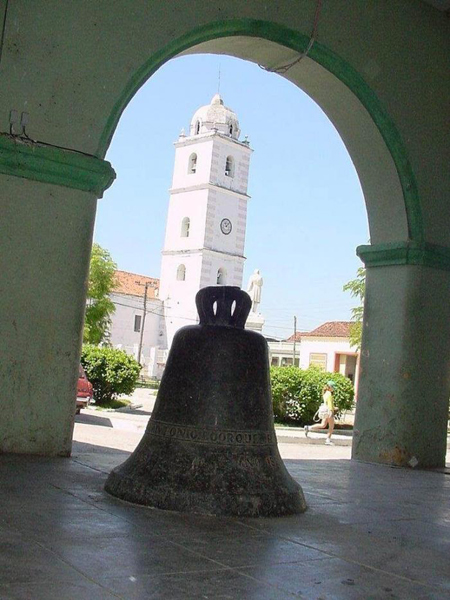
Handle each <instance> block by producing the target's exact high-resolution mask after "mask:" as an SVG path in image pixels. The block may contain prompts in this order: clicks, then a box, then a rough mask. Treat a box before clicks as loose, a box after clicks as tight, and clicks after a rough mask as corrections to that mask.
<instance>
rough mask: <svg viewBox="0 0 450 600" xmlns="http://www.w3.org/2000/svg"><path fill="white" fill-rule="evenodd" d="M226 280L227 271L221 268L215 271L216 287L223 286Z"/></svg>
mask: <svg viewBox="0 0 450 600" xmlns="http://www.w3.org/2000/svg"><path fill="white" fill-rule="evenodd" d="M226 280H227V271H226V269H224V268H223V267H220V269H219V270H218V271H217V285H225V284H226V282H227V281H226Z"/></svg>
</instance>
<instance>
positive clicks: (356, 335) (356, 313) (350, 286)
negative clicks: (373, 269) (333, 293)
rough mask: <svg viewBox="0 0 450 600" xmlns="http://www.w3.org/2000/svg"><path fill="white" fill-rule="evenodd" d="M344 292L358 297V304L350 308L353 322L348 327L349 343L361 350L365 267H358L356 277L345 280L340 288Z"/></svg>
mask: <svg viewBox="0 0 450 600" xmlns="http://www.w3.org/2000/svg"><path fill="white" fill-rule="evenodd" d="M342 289H343V290H344V292H350V294H351V295H352V297H353V298H358V299H359V301H360V304H359V306H356V307H355V308H352V320H353V321H354V323H353V324H352V326H351V328H350V344H351V345H352V346H355V347H356V348H357V349H358V350H361V336H362V323H363V316H364V294H365V291H366V269H365V268H364V267H360V268H359V269H358V271H357V272H356V279H352V280H351V281H349V282H347V283H346V284H345V285H344V287H343V288H342Z"/></svg>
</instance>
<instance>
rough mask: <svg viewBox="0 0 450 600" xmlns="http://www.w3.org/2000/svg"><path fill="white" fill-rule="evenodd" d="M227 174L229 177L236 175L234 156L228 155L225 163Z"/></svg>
mask: <svg viewBox="0 0 450 600" xmlns="http://www.w3.org/2000/svg"><path fill="white" fill-rule="evenodd" d="M225 175H226V176H227V177H234V159H233V157H232V156H227V160H226V163H225Z"/></svg>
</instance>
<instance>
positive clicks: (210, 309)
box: [195, 285, 252, 329]
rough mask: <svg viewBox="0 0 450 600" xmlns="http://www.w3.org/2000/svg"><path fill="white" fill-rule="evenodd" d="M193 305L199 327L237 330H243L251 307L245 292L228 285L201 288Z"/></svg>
mask: <svg viewBox="0 0 450 600" xmlns="http://www.w3.org/2000/svg"><path fill="white" fill-rule="evenodd" d="M195 303H196V305H197V310H198V314H199V317H200V325H222V326H226V327H236V328H238V329H244V327H245V322H246V321H247V317H248V315H249V312H250V309H251V306H252V301H251V299H250V296H249V295H248V294H247V292H244V291H243V290H241V289H239V288H238V287H235V286H229V285H220V286H209V287H206V288H202V289H201V290H199V291H198V292H197V295H196V297H195ZM234 303H235V308H234V311H233V313H232V307H233V304H234ZM214 308H216V310H214Z"/></svg>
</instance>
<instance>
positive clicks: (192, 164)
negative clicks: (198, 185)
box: [188, 152, 197, 175]
mask: <svg viewBox="0 0 450 600" xmlns="http://www.w3.org/2000/svg"><path fill="white" fill-rule="evenodd" d="M196 172H197V155H196V154H195V152H194V153H193V154H191V155H190V157H189V168H188V173H189V175H193V174H194V173H196Z"/></svg>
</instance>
